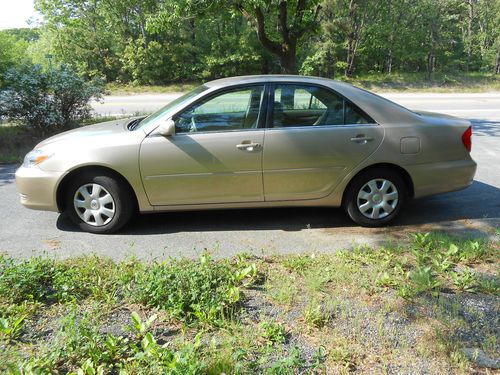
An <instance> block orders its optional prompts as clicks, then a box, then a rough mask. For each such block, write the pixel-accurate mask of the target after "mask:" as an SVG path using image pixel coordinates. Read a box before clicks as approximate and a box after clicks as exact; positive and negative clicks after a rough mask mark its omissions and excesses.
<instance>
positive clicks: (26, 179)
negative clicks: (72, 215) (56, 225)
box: [16, 166, 64, 212]
mask: <svg viewBox="0 0 500 375" xmlns="http://www.w3.org/2000/svg"><path fill="white" fill-rule="evenodd" d="M63 174H64V173H63V172H46V171H43V170H41V169H40V168H38V167H29V168H26V167H22V166H21V167H20V168H19V169H18V170H17V171H16V186H17V191H18V192H19V196H20V201H21V204H22V205H23V206H25V207H27V208H31V209H34V210H43V211H56V212H57V211H59V210H58V207H57V199H56V191H57V186H58V183H59V181H60V180H61V178H62V176H63Z"/></svg>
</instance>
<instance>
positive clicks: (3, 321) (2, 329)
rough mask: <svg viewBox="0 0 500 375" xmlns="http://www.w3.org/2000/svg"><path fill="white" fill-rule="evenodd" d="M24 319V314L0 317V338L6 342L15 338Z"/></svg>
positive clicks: (19, 332)
mask: <svg viewBox="0 0 500 375" xmlns="http://www.w3.org/2000/svg"><path fill="white" fill-rule="evenodd" d="M25 319H26V316H25V315H21V316H18V317H7V318H0V339H2V340H6V341H7V342H11V341H14V340H16V339H17V338H18V337H19V336H20V334H21V332H22V329H23V323H24V320H25Z"/></svg>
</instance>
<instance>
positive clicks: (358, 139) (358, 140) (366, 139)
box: [351, 134, 373, 144]
mask: <svg viewBox="0 0 500 375" xmlns="http://www.w3.org/2000/svg"><path fill="white" fill-rule="evenodd" d="M369 141H373V137H367V136H365V135H364V134H358V135H357V136H355V137H353V138H351V142H356V143H362V144H365V143H366V142H369Z"/></svg>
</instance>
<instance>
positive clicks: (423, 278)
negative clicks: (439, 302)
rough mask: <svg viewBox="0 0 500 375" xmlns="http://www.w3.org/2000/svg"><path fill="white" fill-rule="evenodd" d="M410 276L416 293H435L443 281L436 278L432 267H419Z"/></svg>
mask: <svg viewBox="0 0 500 375" xmlns="http://www.w3.org/2000/svg"><path fill="white" fill-rule="evenodd" d="M410 278H411V281H412V283H413V287H414V288H415V293H416V294H418V293H422V292H431V293H433V294H435V293H436V292H437V290H438V288H439V287H440V286H441V282H440V281H439V280H437V279H436V278H435V276H434V274H433V272H432V268H431V267H418V268H417V269H416V270H415V271H414V272H412V273H411V276H410Z"/></svg>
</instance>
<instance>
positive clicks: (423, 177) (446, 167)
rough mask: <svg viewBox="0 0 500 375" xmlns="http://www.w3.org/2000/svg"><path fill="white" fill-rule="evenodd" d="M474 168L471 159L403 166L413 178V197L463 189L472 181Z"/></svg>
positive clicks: (474, 165) (474, 172)
mask: <svg viewBox="0 0 500 375" xmlns="http://www.w3.org/2000/svg"><path fill="white" fill-rule="evenodd" d="M476 168H477V164H476V163H475V162H474V160H472V159H470V160H454V161H446V162H440V163H430V164H419V165H412V166H405V169H406V170H407V171H408V172H409V173H410V176H411V178H412V180H413V186H414V190H415V198H421V197H426V196H429V195H434V194H440V193H447V192H450V191H457V190H462V189H465V188H467V187H468V186H470V185H471V184H472V182H473V181H474V175H475V174H476Z"/></svg>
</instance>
